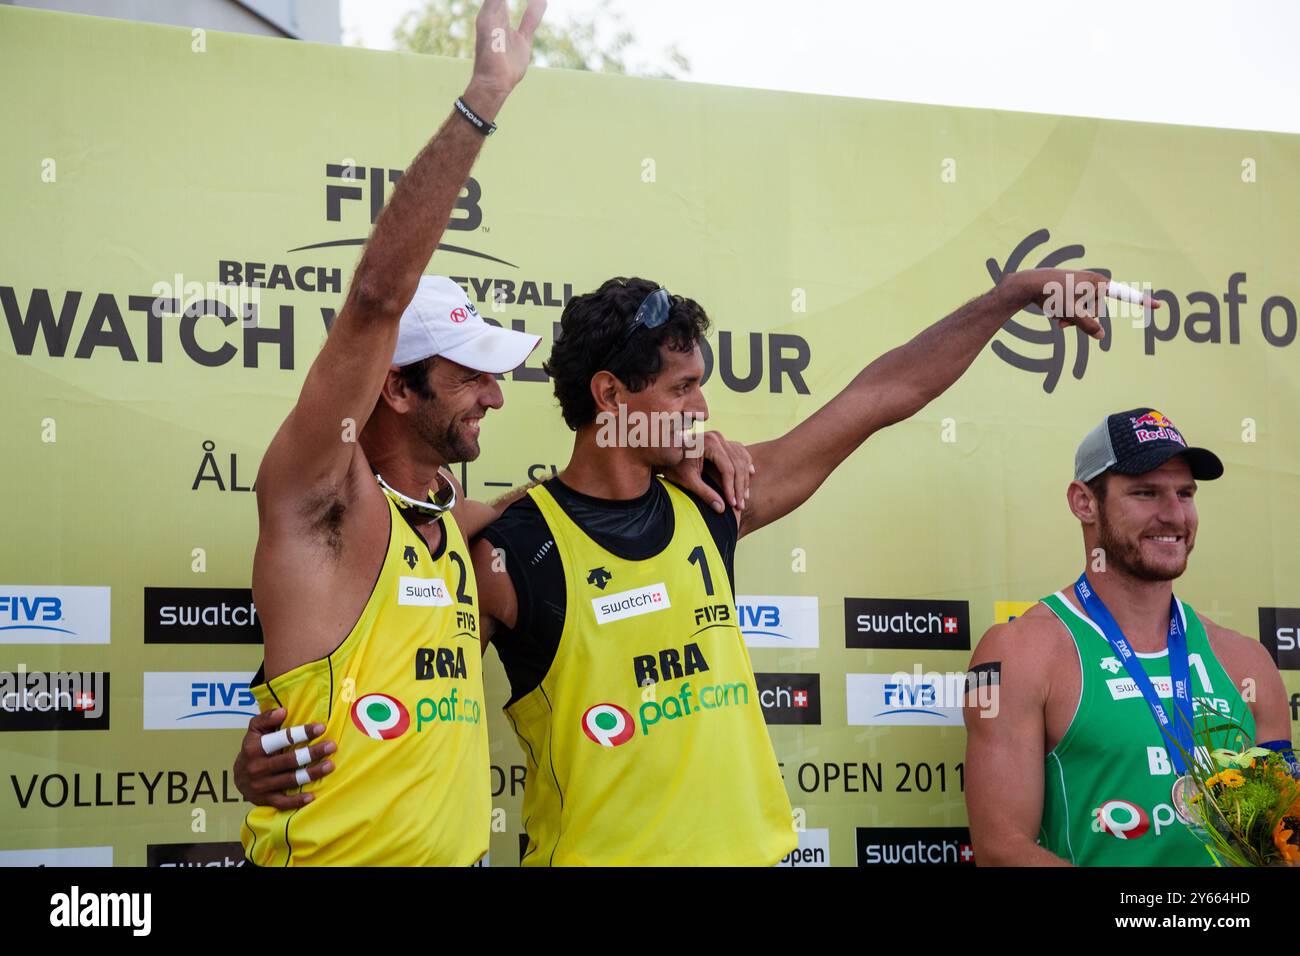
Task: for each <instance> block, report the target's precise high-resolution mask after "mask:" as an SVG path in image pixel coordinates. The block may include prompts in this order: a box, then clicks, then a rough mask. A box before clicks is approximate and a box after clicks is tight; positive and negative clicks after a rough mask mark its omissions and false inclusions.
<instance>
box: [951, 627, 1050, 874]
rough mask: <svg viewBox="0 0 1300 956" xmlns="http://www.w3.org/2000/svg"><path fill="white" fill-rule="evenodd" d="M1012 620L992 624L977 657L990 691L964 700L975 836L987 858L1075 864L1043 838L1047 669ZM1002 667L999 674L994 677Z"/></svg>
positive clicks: (988, 862)
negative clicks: (1014, 633)
mask: <svg viewBox="0 0 1300 956" xmlns="http://www.w3.org/2000/svg"><path fill="white" fill-rule="evenodd" d="M1012 627H1013V625H1009V624H998V625H995V626H994V627H993V628H991V629H990V630H989V632H988V633H987V634H985V635H984V637H983V639H982V640H981V641H980V642H979V645H978V646H977V647H976V648H975V655H974V656H973V657H972V658H971V670H972V672H973V673H974V674H975V675H976V677H977V678H978V677H979V676H980V670H979V669H980V668H981V667H983V668H984V672H985V673H984V678H983V679H984V681H985V683H984V688H985V691H984V693H981V692H979V691H978V690H977V691H976V692H975V693H974V694H971V695H968V698H967V706H966V707H965V708H963V717H964V718H965V721H966V811H967V814H968V815H969V817H970V835H971V844H972V845H973V848H974V850H975V860H976V862H977V863H979V864H980V865H981V866H1068V865H1069V864H1068V863H1067V862H1066V861H1065V860H1062V859H1061V858H1060V857H1059V856H1057V855H1056V854H1054V853H1052V852H1050V851H1049V850H1045V849H1043V848H1042V847H1041V846H1039V845H1038V843H1037V840H1038V829H1039V827H1040V826H1041V824H1042V818H1043V757H1044V754H1043V739H1044V729H1045V717H1044V703H1045V700H1046V686H1047V685H1046V675H1045V674H1044V673H1042V670H1041V667H1040V666H1039V660H1038V658H1037V656H1036V655H1035V654H1034V653H1033V652H1032V649H1028V648H1027V647H1026V645H1027V644H1028V643H1029V642H1025V641H1020V642H1016V641H1015V640H1014V638H1013V637H1012V636H1011V634H1010V633H1009V632H1010V630H1011V628H1012ZM1027 651H1028V652H1027ZM995 670H996V673H997V674H998V675H999V677H998V679H997V680H996V681H994V680H992V679H991V678H990V677H989V674H990V673H991V672H993V671H995Z"/></svg>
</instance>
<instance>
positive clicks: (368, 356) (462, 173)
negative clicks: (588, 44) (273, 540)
mask: <svg viewBox="0 0 1300 956" xmlns="http://www.w3.org/2000/svg"><path fill="white" fill-rule="evenodd" d="M545 7H546V2H545V0H529V4H528V8H527V9H526V10H525V11H524V15H523V18H522V21H521V23H520V26H519V29H518V30H513V29H511V28H510V24H509V19H508V17H509V13H508V10H507V7H506V2H505V0H486V2H484V4H483V7H482V9H481V10H480V11H479V15H478V22H477V32H478V36H477V41H476V51H475V59H474V73H473V77H472V79H471V80H470V83H469V86H468V87H467V88H466V90H465V93H464V96H463V98H462V99H463V102H465V103H466V104H467V105H468V106H469V107H470V108H471V109H472V110H473V111H474V112H476V113H477V114H478V115H479V116H480V117H481V118H482V119H484V120H487V121H489V122H490V121H492V120H493V119H495V117H496V115H497V112H498V111H499V110H500V108H501V106H502V104H503V103H504V102H505V100H506V97H507V96H508V95H509V93H510V91H511V90H512V89H513V88H514V86H515V85H516V84H517V83H518V82H519V80H520V79H522V77H523V74H524V71H525V69H526V68H527V66H528V56H529V51H530V49H531V43H532V34H533V31H534V29H535V28H536V26H537V23H538V21H539V20H540V19H541V16H542V12H543V11H544V10H545ZM483 140H484V135H483V133H481V132H479V131H478V129H476V128H475V127H474V126H473V125H472V124H471V123H470V122H469V121H468V120H467V119H466V118H464V117H462V116H459V115H457V112H456V111H454V110H453V111H452V113H451V115H450V116H449V117H448V118H447V119H446V120H445V121H444V122H443V124H442V127H441V128H440V129H439V130H438V132H437V134H436V135H435V136H434V137H433V139H431V140H430V141H429V142H428V143H427V144H426V145H425V146H424V148H423V149H422V150H421V151H420V153H419V155H417V156H416V157H415V160H414V161H413V162H412V163H411V165H410V167H409V168H408V169H407V170H406V173H405V174H404V175H403V176H402V178H401V180H400V181H399V182H398V184H397V187H396V189H394V191H393V195H392V198H391V199H389V201H388V203H387V205H385V206H384V209H383V211H382V212H381V213H380V215H379V218H378V220H377V221H376V223H375V227H374V230H373V231H372V232H371V235H370V239H369V241H368V242H367V243H366V247H365V250H364V251H363V252H362V255H361V261H360V262H359V263H358V264H357V268H356V272H355V273H354V274H353V276H352V283H351V286H350V287H349V289H348V295H347V299H346V300H345V301H344V304H343V308H342V310H341V311H340V312H339V315H338V317H337V318H336V319H335V320H334V323H333V325H332V327H331V328H330V332H329V335H328V336H327V337H326V339H325V345H324V347H323V348H322V349H321V351H320V354H319V355H317V356H316V360H315V361H314V362H313V363H312V365H311V369H310V370H309V371H308V372H307V377H306V380H305V381H304V383H303V387H302V392H301V394H300V395H299V397H298V404H297V405H296V406H295V407H294V409H293V411H292V412H290V413H289V416H288V417H287V418H286V419H285V421H284V424H283V425H281V426H280V430H279V432H277V433H276V436H275V438H274V439H273V440H272V442H271V445H270V447H269V448H268V449H267V453H266V455H265V457H264V458H263V460H262V466H261V470H260V472H259V474H258V478H257V490H258V501H259V504H260V505H261V506H262V507H263V510H264V512H265V510H266V509H267V508H268V507H269V509H270V510H271V512H272V513H274V512H275V511H276V510H278V509H280V508H297V507H299V506H300V504H301V501H302V500H303V498H304V497H305V496H311V495H312V493H313V491H319V490H322V489H329V488H334V487H336V486H337V485H338V484H339V483H340V482H341V480H342V478H343V476H344V475H345V474H346V473H347V469H348V465H349V463H350V462H351V459H352V455H353V454H354V453H355V450H356V447H357V445H356V443H355V441H345V440H344V435H345V433H346V434H352V435H355V434H356V433H357V432H359V431H360V430H361V428H362V426H363V425H364V424H365V422H366V420H367V419H368V418H369V417H370V413H371V412H372V411H373V410H374V407H375V402H376V401H377V400H378V398H379V393H380V390H381V388H382V387H383V384H384V379H385V377H386V375H387V373H388V369H389V367H390V365H391V362H392V358H393V349H394V347H395V345H396V342H397V330H398V325H399V322H400V320H401V316H402V312H403V311H404V310H405V308H406V306H407V305H408V304H409V303H410V301H411V298H412V297H413V296H414V295H415V290H416V287H417V286H418V284H419V281H420V276H421V274H422V273H423V272H424V269H425V267H426V266H427V265H428V263H429V259H430V257H431V256H432V255H433V252H434V250H435V249H436V248H437V247H438V240H439V238H440V237H441V236H442V233H443V231H444V230H445V229H446V226H447V222H448V220H449V218H450V216H451V210H452V208H453V205H454V204H455V202H456V198H457V196H458V195H459V194H460V191H461V189H462V187H463V186H464V183H465V180H466V178H467V177H468V176H469V172H470V168H471V166H473V163H474V159H475V157H477V156H478V153H479V150H480V149H481V148H482V146H483ZM349 421H350V422H351V428H350V429H349V428H348V422H349Z"/></svg>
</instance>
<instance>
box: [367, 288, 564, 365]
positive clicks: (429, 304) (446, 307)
mask: <svg viewBox="0 0 1300 956" xmlns="http://www.w3.org/2000/svg"><path fill="white" fill-rule="evenodd" d="M541 340H542V337H541V336H540V335H527V334H525V333H523V332H515V331H512V330H510V329H503V328H499V327H498V326H495V325H489V324H488V323H487V322H484V321H483V317H482V316H481V315H479V314H478V309H476V308H474V304H473V303H472V302H470V301H469V297H468V296H466V295H465V290H464V289H462V288H461V287H460V286H458V285H457V284H456V283H454V282H452V281H451V280H450V279H448V278H447V277H446V276H422V277H421V279H420V284H419V286H418V287H417V288H416V290H415V297H414V298H412V299H411V304H410V305H408V306H407V307H406V311H405V312H403V313H402V324H401V326H400V327H399V329H398V332H397V347H396V348H395V349H394V350H393V364H394V365H398V366H401V365H410V364H412V363H413V362H420V361H423V360H424V359H427V358H430V357H431V356H434V355H441V356H442V357H443V358H445V359H450V360H451V361H453V362H455V363H456V364H458V365H464V366H465V367H466V368H471V369H473V370H474V371H476V372H491V373H492V374H493V375H500V374H502V373H504V372H509V371H510V370H511V369H515V368H518V367H519V366H520V365H522V364H523V363H524V359H526V358H528V356H529V354H531V353H532V351H533V349H535V348H537V343H539V342H540V341H541Z"/></svg>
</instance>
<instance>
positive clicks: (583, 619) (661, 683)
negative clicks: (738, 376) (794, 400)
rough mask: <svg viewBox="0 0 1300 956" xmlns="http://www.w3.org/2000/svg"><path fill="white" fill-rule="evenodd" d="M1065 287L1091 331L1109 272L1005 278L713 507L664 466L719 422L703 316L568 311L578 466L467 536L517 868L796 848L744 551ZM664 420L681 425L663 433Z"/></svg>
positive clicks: (562, 363)
mask: <svg viewBox="0 0 1300 956" xmlns="http://www.w3.org/2000/svg"><path fill="white" fill-rule="evenodd" d="M1063 289H1065V290H1072V292H1067V293H1066V294H1067V296H1068V299H1067V301H1066V302H1065V303H1064V305H1065V309H1064V311H1065V315H1066V316H1068V317H1066V318H1062V319H1060V322H1061V324H1062V325H1074V324H1077V325H1078V326H1079V327H1081V328H1082V329H1083V330H1084V331H1086V332H1088V333H1089V334H1092V335H1098V336H1100V335H1101V326H1100V324H1099V323H1098V322H1097V321H1096V319H1095V318H1094V315H1093V314H1094V312H1095V311H1096V309H1097V308H1098V307H1099V298H1100V296H1102V295H1105V289H1106V279H1105V277H1104V276H1100V275H1097V274H1094V273H1085V272H1080V273H1067V272H1064V271H1061V270H1055V269H1042V270H1033V271H1030V272H1025V273H1019V274H1013V275H1010V276H1007V277H1006V278H1004V279H1003V280H1002V282H1001V283H999V285H998V286H997V287H996V288H994V289H993V290H992V291H990V292H988V293H986V294H985V295H982V296H980V297H979V298H977V299H975V300H973V301H971V302H969V303H967V304H966V305H965V306H962V307H961V308H960V309H958V310H957V311H956V312H954V313H952V314H951V315H949V316H948V317H947V318H945V319H943V320H941V321H940V322H938V323H936V324H934V325H932V326H931V327H929V328H928V329H926V330H925V331H923V332H921V333H920V334H919V335H918V336H916V337H915V338H914V339H912V340H911V341H910V342H908V343H906V344H905V345H902V346H900V347H898V348H896V349H893V350H892V351H890V352H888V353H886V354H885V355H883V356H881V357H880V358H878V359H876V360H875V361H874V362H872V363H871V364H870V365H868V366H867V367H866V368H865V369H863V371H862V372H861V373H859V374H858V376H857V377H856V378H855V379H854V380H853V382H851V383H850V384H849V385H848V387H847V388H845V389H844V390H843V391H842V392H841V393H840V394H839V395H837V396H836V397H835V398H833V399H832V400H831V401H830V402H829V403H828V404H827V405H826V406H824V407H823V408H822V409H821V410H820V411H818V412H816V413H815V414H814V415H812V416H811V417H809V418H808V419H807V420H806V421H804V422H802V423H801V424H799V425H798V426H796V427H795V428H794V429H793V430H792V431H790V432H789V433H788V434H786V435H784V436H782V437H780V438H777V439H775V440H773V441H768V442H763V443H761V444H757V445H754V446H751V448H750V452H751V454H752V457H753V461H754V465H755V472H754V474H753V475H752V476H751V478H750V483H749V487H748V490H747V492H745V493H743V494H742V496H741V497H740V498H738V499H736V500H733V501H732V502H731V504H732V507H731V508H730V509H726V510H724V511H722V513H714V511H712V510H711V509H709V508H708V507H706V506H705V505H704V503H703V502H702V501H701V500H700V499H699V498H698V497H697V496H694V495H692V494H691V493H689V492H685V491H683V490H682V489H680V488H678V487H675V486H674V485H673V484H671V483H669V482H666V481H663V480H662V479H660V478H658V477H656V475H655V473H656V471H657V470H660V469H662V468H665V467H667V466H670V465H673V464H675V463H680V462H682V461H683V460H684V457H685V455H686V449H685V444H686V441H687V437H686V436H688V435H689V432H688V431H686V428H687V426H688V424H689V421H690V420H703V419H704V418H706V417H707V416H708V406H707V404H706V402H705V400H704V395H703V393H702V391H701V389H700V385H701V381H702V379H703V376H704V359H703V355H702V353H701V350H700V341H701V340H702V339H703V338H704V337H705V335H706V333H707V330H708V326H709V320H708V317H707V316H706V315H705V312H704V309H703V308H702V307H701V306H700V305H699V304H698V303H696V302H694V301H692V300H691V299H688V298H684V297H682V296H679V295H672V294H670V293H669V292H668V291H667V290H666V289H663V288H660V287H658V286H657V284H656V283H653V282H648V281H646V280H645V279H636V278H631V279H628V278H617V279H611V280H609V281H607V282H605V283H604V284H603V285H601V287H600V288H599V289H597V290H596V291H595V292H592V293H590V294H587V295H583V296H578V297H576V298H574V299H572V300H571V301H570V302H569V303H568V305H567V306H566V307H565V310H564V313H563V315H562V317H561V326H560V335H559V338H558V339H557V341H556V343H555V346H554V348H553V350H552V352H551V356H550V359H549V361H548V362H547V363H546V364H545V369H546V371H547V373H548V374H549V375H550V377H551V379H552V380H553V382H554V386H555V394H556V397H557V399H558V400H559V404H560V410H561V413H562V414H563V416H564V420H565V423H566V424H567V425H568V426H569V428H570V429H572V430H573V431H574V432H575V433H576V434H575V440H574V446H573V453H572V456H571V457H570V460H569V463H568V465H567V466H566V467H565V469H564V470H563V471H562V472H560V474H559V475H558V476H556V477H555V478H552V479H550V480H549V481H546V482H543V483H542V484H541V485H538V486H536V487H534V488H532V489H530V491H529V492H528V495H527V497H524V498H521V499H520V500H519V501H517V502H515V503H514V504H512V505H510V506H509V507H508V508H506V510H505V512H504V513H503V514H502V516H501V517H500V518H499V519H497V520H496V521H495V522H494V523H492V524H491V525H490V526H489V527H488V528H487V530H486V531H485V532H484V534H483V537H482V538H481V539H480V540H479V541H478V542H477V543H475V544H474V546H473V554H474V563H475V567H476V568H477V569H478V579H479V584H480V588H481V591H480V596H481V602H482V608H483V624H484V626H485V627H487V628H491V629H492V630H493V636H492V640H493V641H494V642H495V645H496V648H497V652H498V654H500V656H501V660H502V663H503V664H504V666H505V671H506V674H507V677H508V678H509V680H510V685H511V696H510V701H509V703H508V704H507V707H506V713H507V715H508V717H509V719H510V721H511V724H512V726H513V727H514V729H515V731H516V734H517V735H518V737H519V740H520V745H521V747H522V748H523V752H524V756H525V760H526V767H527V769H526V778H525V787H524V807H523V819H524V825H525V828H526V830H527V837H528V841H527V847H526V850H525V854H524V858H523V863H524V864H525V865H536V866H556V865H628V864H631V865H771V864H775V863H777V862H778V861H779V860H780V859H781V858H782V857H783V856H785V855H786V854H787V853H788V852H789V851H790V850H791V849H793V848H794V847H795V846H796V844H797V838H796V833H795V832H794V829H793V826H792V820H791V809H790V803H789V799H788V797H787V795H786V791H785V785H784V782H783V780H782V777H781V772H780V768H779V767H778V765H777V761H776V757H775V755H774V753H773V750H772V744H771V739H770V737H769V736H768V732H767V726H766V724H765V722H764V719H763V714H762V709H761V707H760V705H759V701H758V698H757V687H756V686H755V681H754V672H753V667H752V665H751V664H750V660H749V654H748V652H747V650H746V648H745V644H744V639H743V637H742V635H741V632H740V629H739V627H738V626H737V621H736V611H735V595H734V588H733V577H734V576H733V559H734V555H735V547H736V542H737V540H738V539H739V538H741V537H743V536H745V535H747V534H750V533H752V532H754V531H756V530H758V529H759V528H761V527H763V526H765V525H767V524H770V523H771V522H773V521H776V520H778V519H779V518H781V517H782V516H784V515H786V514H788V513H789V512H791V511H793V510H794V509H795V508H797V507H798V506H799V505H800V504H802V503H803V502H805V501H807V500H808V499H809V498H810V497H811V496H812V494H813V493H814V492H815V491H816V490H817V488H818V487H819V486H820V485H821V483H822V482H823V481H825V480H826V478H827V477H828V476H829V475H830V473H831V472H832V471H834V470H835V468H836V467H837V466H838V465H839V464H840V463H841V462H843V461H844V460H845V458H847V457H848V455H849V454H850V453H851V452H852V451H853V450H854V449H856V448H857V447H858V446H859V445H861V444H862V443H863V442H864V441H866V439H867V438H868V437H870V436H871V435H872V434H873V433H874V432H876V431H877V430H879V429H881V428H884V427H885V426H887V425H890V424H893V423H895V422H899V421H902V420H903V419H905V418H908V417H910V416H911V415H913V414H915V413H916V412H917V411H919V410H920V409H921V408H923V407H924V406H925V405H926V404H928V403H929V402H930V401H931V400H932V399H934V398H936V397H937V396H938V395H940V394H942V393H943V392H944V391H945V390H946V389H947V388H948V387H949V386H950V385H952V383H953V382H955V381H956V380H957V379H958V378H959V377H960V376H961V374H962V373H963V372H964V371H965V370H966V368H967V367H968V366H969V365H970V363H971V362H972V361H973V360H974V359H975V357H976V356H977V355H978V354H979V352H980V351H981V350H982V349H983V347H984V346H985V345H986V344H987V343H988V341H989V340H990V339H991V338H992V337H993V335H994V334H995V333H996V332H997V330H998V329H999V328H1001V327H1002V325H1003V323H1005V322H1006V320H1007V319H1009V318H1010V317H1011V316H1012V315H1014V314H1015V313H1017V312H1019V311H1020V310H1021V309H1023V308H1025V307H1027V306H1031V305H1039V306H1042V305H1043V304H1044V303H1045V302H1046V301H1048V300H1049V299H1052V298H1058V299H1059V298H1060V296H1061V290H1063ZM1058 309H1059V305H1058ZM664 418H667V419H668V420H669V421H672V422H675V423H677V424H676V425H674V427H672V428H670V429H667V430H664V429H656V426H655V422H656V420H663V419H664ZM639 426H640V430H638V428H639ZM665 433H666V434H667V435H668V440H667V441H654V440H649V441H647V440H644V438H645V437H650V438H653V436H656V435H662V434H665ZM636 436H642V438H641V440H638V439H637V437H636ZM686 460H687V461H691V460H692V459H686ZM694 461H696V462H698V459H694ZM696 467H698V464H697V465H696ZM501 558H504V562H502V561H501V560H500V559H501ZM502 563H504V568H505V571H504V572H502V571H501V570H500V568H501V565H502Z"/></svg>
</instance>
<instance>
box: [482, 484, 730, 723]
mask: <svg viewBox="0 0 1300 956" xmlns="http://www.w3.org/2000/svg"><path fill="white" fill-rule="evenodd" d="M705 482H706V483H707V484H708V485H709V487H711V488H713V489H714V490H715V491H719V492H720V487H719V485H718V484H717V482H716V481H715V480H714V479H713V478H712V477H711V476H708V475H706V476H705ZM543 487H544V488H545V489H546V490H547V491H549V492H550V493H551V496H552V497H553V498H554V499H555V500H556V503H558V504H559V506H560V507H561V508H562V509H563V510H564V513H565V514H566V515H568V516H569V519H570V520H572V521H573V523H574V524H576V525H577V526H578V527H579V528H581V529H582V530H583V531H584V532H585V533H586V534H587V535H588V536H589V537H590V538H591V539H592V540H593V541H595V542H596V543H597V544H598V545H600V546H601V547H602V548H604V549H605V550H606V551H609V552H610V553H612V554H615V555H617V556H618V557H620V558H623V559H624V560H626V561H645V560H647V559H649V558H653V557H654V556H655V555H657V554H659V553H660V552H661V551H663V550H664V548H666V547H668V543H669V542H670V541H672V538H673V530H674V528H673V525H674V520H673V507H672V500H671V499H670V498H669V497H668V492H667V490H665V488H664V487H663V485H662V484H660V482H659V481H658V480H657V479H653V480H651V482H650V488H649V489H648V490H647V491H646V493H645V494H643V495H641V496H640V497H639V498H631V499H627V500H622V501H615V500H610V499H606V498H593V497H591V496H590V495H584V494H582V493H581V492H578V491H574V490H573V489H572V488H570V487H569V486H568V485H566V484H564V483H563V482H562V481H560V479H559V478H552V479H550V480H549V481H547V482H544V483H543ZM681 490H683V491H684V492H685V494H687V495H688V496H689V497H690V498H691V500H692V501H693V502H694V503H695V506H696V507H697V508H699V509H700V514H701V515H702V516H703V517H704V523H705V524H706V525H707V526H708V529H709V532H710V534H712V536H713V542H714V544H716V545H717V547H718V552H719V553H720V554H721V555H722V562H723V564H724V565H725V566H726V569H727V580H728V581H729V582H730V583H731V585H732V590H733V592H734V590H735V572H734V564H735V556H736V538H737V526H736V517H735V515H734V513H733V512H732V511H731V509H730V508H727V509H725V510H724V511H723V512H722V513H721V514H719V513H718V512H716V511H714V510H713V509H712V508H711V507H709V505H708V504H706V503H705V502H704V500H703V499H702V498H700V497H699V496H697V495H694V494H691V492H689V491H685V489H681ZM483 537H484V538H486V539H487V540H488V541H490V542H491V543H492V546H493V547H494V548H500V549H501V550H502V551H503V552H505V566H506V571H507V573H509V575H510V582H511V583H512V584H513V585H514V587H515V597H516V603H517V605H518V611H517V614H516V618H515V626H514V627H513V628H507V627H505V626H504V625H500V626H498V628H497V631H496V633H495V634H494V635H493V637H492V643H493V644H494V645H495V646H496V649H497V654H499V655H500V656H501V663H502V664H503V665H504V666H505V670H506V676H507V677H508V678H509V680H510V702H511V703H513V702H514V701H516V700H519V699H520V698H521V697H523V696H524V695H526V694H528V693H529V692H530V691H532V690H533V689H534V688H536V687H537V685H538V684H540V683H541V682H542V678H544V677H545V676H546V673H547V671H549V670H550V669H551V662H552V661H553V660H554V659H555V652H556V650H557V648H559V646H560V635H561V634H562V633H563V631H564V613H565V593H566V589H565V581H564V566H563V564H562V562H561V561H560V555H559V552H558V551H557V549H556V547H555V541H554V539H553V536H552V534H551V529H550V526H549V525H547V523H546V519H544V518H543V517H542V513H541V511H540V510H538V507H537V503H536V502H535V501H533V499H532V498H531V497H529V496H527V495H525V496H524V497H523V498H520V499H519V500H518V501H516V502H514V503H513V504H512V505H510V507H508V508H506V510H505V511H504V512H503V513H502V515H501V517H500V518H498V519H497V520H496V521H494V522H493V523H492V524H491V525H489V526H488V527H487V528H486V529H485V530H484V531H483Z"/></svg>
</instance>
